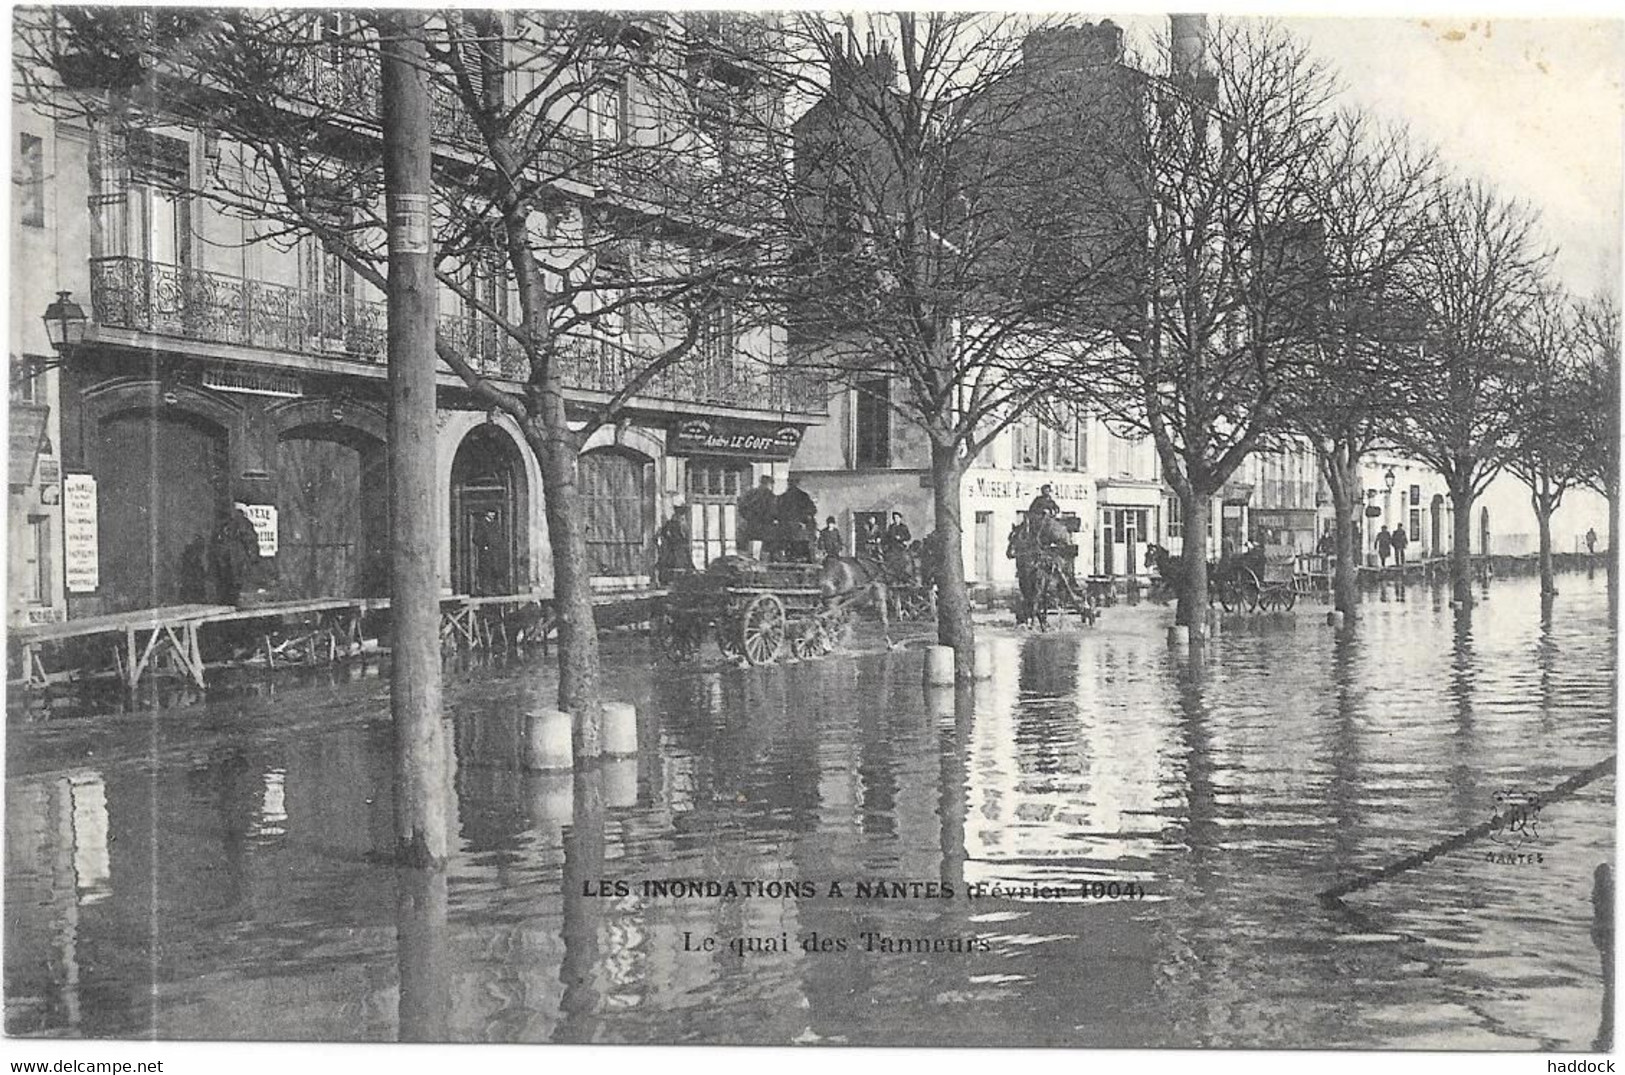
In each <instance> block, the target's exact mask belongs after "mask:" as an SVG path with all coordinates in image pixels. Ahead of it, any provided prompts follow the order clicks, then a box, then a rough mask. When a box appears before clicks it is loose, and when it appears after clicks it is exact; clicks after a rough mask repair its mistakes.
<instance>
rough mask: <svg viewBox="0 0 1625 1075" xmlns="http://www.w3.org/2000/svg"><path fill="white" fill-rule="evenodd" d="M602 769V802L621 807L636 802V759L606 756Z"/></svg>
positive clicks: (634, 804)
mask: <svg viewBox="0 0 1625 1075" xmlns="http://www.w3.org/2000/svg"><path fill="white" fill-rule="evenodd" d="M603 770H604V803H605V805H607V806H610V807H613V808H616V809H621V808H624V807H628V806H636V805H637V804H638V759H636V758H628V757H618V758H606V759H605V760H604V763H603Z"/></svg>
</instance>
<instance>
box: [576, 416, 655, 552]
mask: <svg viewBox="0 0 1625 1075" xmlns="http://www.w3.org/2000/svg"><path fill="white" fill-rule="evenodd" d="M653 471H654V461H653V460H651V459H650V458H649V457H648V456H646V455H643V454H641V453H639V452H634V451H630V450H628V449H626V448H595V449H593V450H592V451H590V452H583V453H582V455H581V460H580V466H579V471H578V472H579V475H580V482H581V484H580V489H581V510H582V519H583V525H584V527H585V530H586V543H587V569H588V571H589V572H591V573H592V574H593V575H596V576H614V577H619V578H625V577H628V576H639V575H647V574H649V570H650V565H651V562H652V559H653V556H652V551H651V550H652V549H653V545H654V529H655V524H654V510H655V509H654V495H653V489H654V475H653Z"/></svg>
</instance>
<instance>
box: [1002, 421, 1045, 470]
mask: <svg viewBox="0 0 1625 1075" xmlns="http://www.w3.org/2000/svg"><path fill="white" fill-rule="evenodd" d="M1041 428H1043V427H1041V426H1040V425H1039V423H1038V421H1037V419H1033V418H1023V419H1022V420H1021V421H1020V422H1017V423H1016V424H1015V426H1014V427H1013V429H1014V433H1013V434H1012V436H1013V441H1012V448H1013V450H1012V451H1011V453H1010V454H1011V457H1012V462H1013V463H1014V464H1015V466H1016V468H1017V469H1019V470H1036V469H1037V468H1038V465H1039V463H1038V459H1039V447H1038V437H1039V432H1040V430H1041ZM1043 454H1044V455H1045V457H1046V458H1047V457H1048V454H1049V453H1048V452H1045V453H1043Z"/></svg>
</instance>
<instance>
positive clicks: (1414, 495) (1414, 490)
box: [1411, 485, 1422, 537]
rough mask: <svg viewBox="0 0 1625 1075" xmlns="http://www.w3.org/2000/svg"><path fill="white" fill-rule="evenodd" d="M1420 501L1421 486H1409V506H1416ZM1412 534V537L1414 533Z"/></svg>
mask: <svg viewBox="0 0 1625 1075" xmlns="http://www.w3.org/2000/svg"><path fill="white" fill-rule="evenodd" d="M1421 503H1422V487H1421V486H1420V485H1413V486H1411V507H1413V508H1414V507H1417V506H1418V505H1420V504H1421ZM1412 536H1413V537H1414V536H1415V535H1412Z"/></svg>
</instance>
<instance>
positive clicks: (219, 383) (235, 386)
mask: <svg viewBox="0 0 1625 1075" xmlns="http://www.w3.org/2000/svg"><path fill="white" fill-rule="evenodd" d="M202 384H203V387H204V388H212V389H214V390H215V391H216V392H236V393H238V394H239V395H245V396H280V397H282V398H283V399H297V398H299V397H300V396H303V395H304V394H305V386H304V383H303V382H302V381H300V380H299V378H298V377H297V376H295V375H294V374H291V373H278V372H276V371H274V370H244V369H206V370H204V371H203V376H202Z"/></svg>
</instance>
